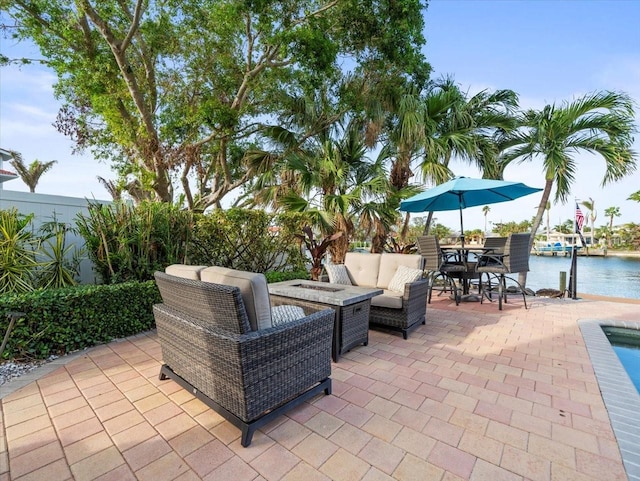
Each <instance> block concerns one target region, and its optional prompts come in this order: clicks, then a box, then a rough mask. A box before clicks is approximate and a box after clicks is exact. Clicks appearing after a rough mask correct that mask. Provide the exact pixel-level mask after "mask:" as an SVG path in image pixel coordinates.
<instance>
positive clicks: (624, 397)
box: [578, 319, 640, 481]
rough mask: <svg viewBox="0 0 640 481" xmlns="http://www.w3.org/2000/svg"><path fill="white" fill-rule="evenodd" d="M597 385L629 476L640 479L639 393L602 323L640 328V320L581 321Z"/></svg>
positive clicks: (631, 478) (632, 479)
mask: <svg viewBox="0 0 640 481" xmlns="http://www.w3.org/2000/svg"><path fill="white" fill-rule="evenodd" d="M578 325H579V326H580V330H581V332H582V337H583V339H584V342H585V345H586V347H587V352H588V353H589V357H590V359H591V364H592V366H593V370H594V372H595V374H596V378H597V380H598V386H599V388H600V393H601V395H602V399H603V400H604V403H605V407H606V408H607V412H608V415H609V420H610V422H611V426H612V427H613V431H614V434H615V436H616V440H617V442H618V448H619V449H620V454H621V456H622V462H623V463H624V467H625V470H626V472H627V477H628V478H629V480H630V481H640V416H639V413H640V394H638V391H637V390H636V388H635V386H634V385H633V383H632V382H631V379H630V378H629V375H628V374H627V372H626V371H625V369H624V367H623V366H622V363H621V362H620V359H619V358H618V356H617V354H616V353H615V351H614V350H613V347H612V346H611V343H610V342H609V339H607V336H606V335H605V333H604V331H603V330H602V327H603V326H612V327H626V328H630V329H639V330H640V322H632V321H618V320H602V319H585V320H580V321H578Z"/></svg>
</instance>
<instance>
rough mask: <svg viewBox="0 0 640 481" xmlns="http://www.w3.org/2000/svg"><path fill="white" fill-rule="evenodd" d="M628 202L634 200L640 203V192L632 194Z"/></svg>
mask: <svg viewBox="0 0 640 481" xmlns="http://www.w3.org/2000/svg"><path fill="white" fill-rule="evenodd" d="M627 200H634V201H636V202H640V190H639V191H638V192H634V193H633V194H631V195H630V196H629V197H628V198H627Z"/></svg>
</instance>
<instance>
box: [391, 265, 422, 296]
mask: <svg viewBox="0 0 640 481" xmlns="http://www.w3.org/2000/svg"><path fill="white" fill-rule="evenodd" d="M418 279H422V269H415V268H413V267H407V266H403V265H400V266H398V269H397V270H396V273H395V275H394V276H393V278H392V279H391V281H390V282H389V290H390V291H396V292H400V293H401V294H403V293H404V285H405V284H410V283H411V282H415V281H417V280H418Z"/></svg>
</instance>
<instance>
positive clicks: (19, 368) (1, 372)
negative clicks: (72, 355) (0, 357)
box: [0, 356, 58, 385]
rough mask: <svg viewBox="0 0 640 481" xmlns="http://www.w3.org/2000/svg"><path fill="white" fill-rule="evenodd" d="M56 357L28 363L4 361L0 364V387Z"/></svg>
mask: <svg viewBox="0 0 640 481" xmlns="http://www.w3.org/2000/svg"><path fill="white" fill-rule="evenodd" d="M57 358H58V356H50V357H49V358H47V359H38V360H36V361H30V362H15V361H5V362H3V363H2V364H0V385H2V384H4V383H6V382H9V381H11V380H12V379H15V378H17V377H20V376H22V375H23V374H27V373H28V372H31V371H33V370H34V369H35V368H37V367H40V366H42V365H43V364H46V363H47V362H50V361H53V360H54V359H57Z"/></svg>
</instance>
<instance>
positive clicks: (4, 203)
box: [0, 188, 111, 284]
mask: <svg viewBox="0 0 640 481" xmlns="http://www.w3.org/2000/svg"><path fill="white" fill-rule="evenodd" d="M89 201H91V202H99V203H101V204H110V203H111V202H109V201H96V200H94V199H89V200H87V199H79V198H77V197H64V196H61V195H49V194H38V193H31V192H17V191H13V190H7V189H6V188H5V189H0V210H8V209H12V208H15V209H17V210H18V212H20V213H21V214H25V215H27V214H34V219H33V226H34V229H36V230H37V229H38V228H39V227H40V226H41V225H42V224H43V223H45V222H50V221H52V220H53V216H54V213H55V217H56V220H57V221H58V222H64V223H66V224H69V225H71V226H73V227H75V225H76V223H75V219H76V215H77V214H78V213H79V212H82V213H87V211H88V208H87V205H88V202H89ZM67 242H68V244H74V245H76V246H77V247H78V248H81V247H83V246H84V239H83V238H82V237H81V236H73V235H71V234H70V235H68V236H67ZM84 257H85V258H84V259H83V260H82V262H81V263H80V282H82V283H83V284H87V283H88V284H93V283H96V282H99V278H98V276H97V275H96V273H95V272H94V271H93V263H92V262H91V261H90V260H89V259H88V258H86V254H85V256H84Z"/></svg>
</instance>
